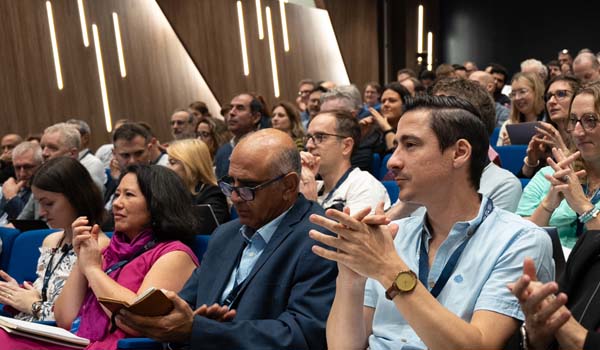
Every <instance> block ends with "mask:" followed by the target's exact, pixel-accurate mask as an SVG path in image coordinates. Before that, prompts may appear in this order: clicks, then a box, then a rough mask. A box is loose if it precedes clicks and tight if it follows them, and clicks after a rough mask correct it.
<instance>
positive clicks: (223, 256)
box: [208, 225, 244, 304]
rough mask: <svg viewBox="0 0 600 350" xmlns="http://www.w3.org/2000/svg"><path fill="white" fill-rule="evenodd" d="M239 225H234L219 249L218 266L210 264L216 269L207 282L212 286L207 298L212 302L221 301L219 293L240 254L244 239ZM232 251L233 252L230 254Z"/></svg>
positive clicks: (216, 260) (220, 293)
mask: <svg viewBox="0 0 600 350" xmlns="http://www.w3.org/2000/svg"><path fill="white" fill-rule="evenodd" d="M240 227H241V225H237V226H236V227H235V234H234V235H233V236H232V237H231V239H230V240H229V242H228V243H227V244H226V246H225V247H223V249H221V251H220V252H219V255H218V258H217V259H215V262H217V263H218V266H212V268H214V269H216V271H217V273H215V274H213V277H214V279H213V281H211V282H210V283H209V285H210V286H212V287H213V288H211V292H210V295H209V298H208V300H212V301H211V302H212V303H219V304H220V303H221V295H222V294H223V291H224V290H225V287H226V286H227V282H228V281H229V278H230V277H231V273H232V271H233V269H234V268H235V263H236V261H237V258H238V256H240V255H241V254H242V249H243V247H244V245H243V244H244V239H243V238H242V235H241V234H240V233H239V229H240ZM232 252H233V253H234V254H231V253H232ZM228 253H229V254H228Z"/></svg>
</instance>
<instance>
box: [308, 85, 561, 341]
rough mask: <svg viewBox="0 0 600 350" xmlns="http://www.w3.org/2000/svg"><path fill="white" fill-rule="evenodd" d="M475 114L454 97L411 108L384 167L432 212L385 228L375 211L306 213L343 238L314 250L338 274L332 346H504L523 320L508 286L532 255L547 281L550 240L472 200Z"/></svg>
mask: <svg viewBox="0 0 600 350" xmlns="http://www.w3.org/2000/svg"><path fill="white" fill-rule="evenodd" d="M476 114H477V111H476V109H475V108H474V107H473V106H471V105H470V104H469V103H468V102H466V101H464V100H460V99H457V98H454V97H439V96H435V97H430V96H423V97H417V98H415V99H414V100H411V101H410V102H409V103H408V106H407V108H406V112H405V114H404V115H403V116H402V118H401V119H400V122H399V124H398V133H397V141H398V148H396V151H395V153H394V155H393V156H392V158H391V159H390V162H389V163H388V166H389V167H390V169H391V170H392V171H393V172H394V173H395V174H396V181H397V182H398V185H399V186H400V187H401V188H402V190H401V192H400V198H401V200H403V201H411V202H416V203H420V204H422V205H424V206H425V207H426V208H427V213H426V214H425V215H423V216H419V217H413V218H407V219H404V220H402V221H398V222H394V223H392V224H391V225H389V226H388V225H387V224H388V223H389V220H387V219H386V218H385V216H384V215H383V210H382V207H381V206H378V208H377V210H376V213H375V215H367V213H368V209H365V210H361V211H358V212H355V213H354V216H350V215H348V213H347V212H346V213H342V212H340V211H336V210H328V211H327V215H328V216H329V218H330V219H327V218H324V217H322V216H317V215H313V216H312V217H311V221H312V222H314V223H316V224H318V225H321V226H323V227H324V228H326V229H328V230H331V231H333V232H335V233H337V234H338V237H337V238H336V237H330V236H327V235H323V234H321V233H319V232H318V231H316V230H312V231H310V233H309V234H310V237H312V238H313V239H315V240H317V241H319V242H321V243H323V244H326V245H328V246H330V247H332V248H334V250H325V249H323V248H321V247H318V246H315V247H313V251H314V252H315V253H316V254H317V255H319V256H321V257H323V258H325V259H327V260H332V261H336V262H337V263H338V268H339V275H338V278H337V288H336V296H335V300H334V303H333V306H332V309H331V313H330V315H329V319H328V322H327V341H328V346H329V347H330V348H336V349H358V348H366V347H369V348H370V349H398V348H402V347H410V348H415V349H425V348H428V349H438V348H448V349H465V348H478V349H483V348H486V349H491V348H502V347H503V345H504V344H505V343H506V341H507V340H508V338H509V337H510V335H511V334H513V332H514V331H515V330H516V329H517V327H518V322H519V320H522V319H523V314H522V312H521V309H520V307H519V305H518V300H517V299H516V298H515V297H514V296H513V295H512V294H510V292H509V291H508V289H506V287H505V286H506V284H507V283H508V282H511V281H514V280H516V279H517V278H518V276H519V275H520V274H521V271H520V270H521V269H520V267H521V266H520V262H521V261H523V259H525V257H532V258H533V259H534V261H535V264H536V267H537V269H538V270H539V271H540V275H539V278H540V280H541V281H543V282H547V281H550V280H552V278H553V275H554V268H553V263H552V260H551V259H552V255H551V251H552V248H551V243H550V239H549V237H548V235H547V234H546V233H545V232H543V230H542V229H540V228H538V227H536V226H535V225H532V224H531V223H528V222H527V221H525V220H522V219H521V218H519V217H518V216H516V215H514V214H511V213H508V212H506V211H504V210H502V209H499V208H498V207H496V206H495V205H494V204H493V202H492V201H491V200H489V199H488V198H486V197H483V198H482V197H481V196H480V195H479V193H477V189H478V187H479V178H480V176H481V172H482V170H483V167H484V165H485V163H486V159H487V149H488V136H487V132H486V128H485V125H484V124H483V123H482V122H481V118H480V117H477V116H476ZM366 215H367V216H366ZM396 232H397V234H396V235H395V239H393V236H394V234H395V233H396ZM419 247H420V248H419ZM336 249H337V250H336ZM451 255H452V258H449V257H450V256H451ZM459 257H460V259H459ZM448 259H450V260H452V261H454V263H452V262H448V261H447V260H448ZM443 265H446V266H445V267H444V266H443ZM442 270H443V271H444V272H443V273H442ZM417 274H418V275H417ZM367 278H368V279H367ZM446 282H449V283H446Z"/></svg>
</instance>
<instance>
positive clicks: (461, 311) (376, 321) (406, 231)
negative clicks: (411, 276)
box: [364, 197, 554, 350]
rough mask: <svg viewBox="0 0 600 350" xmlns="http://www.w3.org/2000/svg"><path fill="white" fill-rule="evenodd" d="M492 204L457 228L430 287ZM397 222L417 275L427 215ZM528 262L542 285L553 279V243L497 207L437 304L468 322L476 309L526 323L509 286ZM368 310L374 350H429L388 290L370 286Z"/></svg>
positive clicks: (399, 241) (400, 242)
mask: <svg viewBox="0 0 600 350" xmlns="http://www.w3.org/2000/svg"><path fill="white" fill-rule="evenodd" d="M488 200H489V199H487V198H485V197H484V198H483V200H482V203H481V206H480V210H479V214H478V215H477V217H476V218H474V219H473V220H471V221H466V222H457V223H456V224H454V226H453V227H452V229H451V230H450V233H449V235H448V237H447V239H446V240H445V241H444V242H443V243H442V245H441V246H440V248H439V250H438V252H437V254H436V255H435V259H434V262H433V264H432V266H431V267H430V271H429V282H435V281H437V280H438V278H439V277H440V274H441V272H442V269H443V268H444V266H445V265H446V263H447V262H448V259H449V258H450V256H451V255H452V253H453V252H454V250H455V249H456V248H457V247H458V246H459V245H460V244H461V243H462V241H463V240H464V239H465V237H466V235H467V232H468V230H469V227H471V226H473V225H476V224H477V223H479V221H480V220H481V218H482V216H483V210H484V208H485V205H486V203H487V201H488ZM396 223H397V224H398V225H399V226H400V230H399V232H398V234H397V235H396V238H395V240H394V244H395V246H396V251H397V252H398V254H399V255H400V257H401V258H402V259H403V260H404V262H405V263H406V264H407V265H408V267H409V268H410V269H411V270H413V271H414V272H415V273H416V274H417V275H418V274H419V254H420V246H421V240H422V239H427V240H428V239H429V238H430V237H431V235H430V233H429V232H428V231H427V229H426V225H424V223H425V216H423V215H422V216H415V217H410V218H406V219H403V220H399V221H396ZM424 227H425V230H424V229H423V228H424ZM525 257H532V258H533V259H534V261H535V265H536V269H537V272H538V279H539V280H540V281H542V282H548V281H552V280H553V279H554V263H553V261H552V243H551V241H550V238H549V236H548V234H547V233H546V232H545V231H544V230H543V229H541V228H539V227H537V226H536V225H534V224H533V223H531V222H529V221H526V220H524V219H522V218H521V217H519V216H518V215H515V214H513V213H510V212H508V211H505V210H502V209H499V208H497V207H495V208H494V210H493V211H492V213H491V214H490V215H489V216H488V218H487V219H486V220H485V221H484V222H483V223H481V225H480V226H479V228H478V229H477V231H476V233H475V235H474V236H473V237H472V238H471V239H470V241H469V243H468V244H467V246H466V247H465V250H464V251H463V253H462V255H461V257H460V259H459V261H458V264H457V265H456V268H455V270H454V272H453V273H452V275H451V276H450V279H449V280H448V283H447V284H446V286H445V287H444V289H442V291H441V293H440V295H439V296H438V297H437V300H438V301H439V302H440V303H441V304H442V305H443V306H444V307H445V308H446V309H448V310H449V311H451V312H452V313H454V314H455V315H457V316H458V317H460V318H462V319H463V320H465V321H466V322H470V321H471V318H472V317H473V313H474V312H475V311H477V310H488V311H494V312H497V313H500V314H503V315H507V316H509V317H513V318H516V319H519V320H523V319H524V316H523V313H522V311H521V308H520V306H519V302H518V300H517V299H516V298H515V297H514V296H513V295H512V294H511V293H510V292H509V290H508V288H507V287H506V285H507V284H508V283H511V282H515V281H516V280H517V279H518V278H519V277H520V276H521V275H522V274H523V260H524V259H525ZM388 287H389V286H388ZM427 287H428V289H431V287H430V286H427ZM364 305H365V306H367V307H372V308H375V314H374V317H373V333H372V335H371V336H370V337H369V346H370V348H371V349H372V350H379V349H403V350H414V349H426V348H427V346H425V344H424V343H423V342H422V341H421V339H420V338H419V336H418V335H417V334H416V333H415V332H414V331H413V329H412V328H411V326H410V325H409V324H408V322H407V321H406V320H405V319H404V317H402V315H401V314H400V312H399V311H398V309H397V308H396V306H395V304H394V303H393V302H392V301H390V300H387V299H386V297H385V288H384V287H383V286H382V285H381V284H380V283H379V282H377V281H375V280H372V279H369V280H368V281H367V285H366V289H365V301H364Z"/></svg>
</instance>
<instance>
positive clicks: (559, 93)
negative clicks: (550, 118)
mask: <svg viewBox="0 0 600 350" xmlns="http://www.w3.org/2000/svg"><path fill="white" fill-rule="evenodd" d="M571 93H572V92H571V91H569V90H556V91H554V92H548V93H546V96H544V97H545V98H546V102H548V101H550V99H551V98H552V97H556V100H557V101H562V100H564V99H565V98H567V97H569V95H570V94H571Z"/></svg>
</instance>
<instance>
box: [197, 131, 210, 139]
mask: <svg viewBox="0 0 600 350" xmlns="http://www.w3.org/2000/svg"><path fill="white" fill-rule="evenodd" d="M196 136H198V137H204V138H207V137H210V132H208V131H198V132H197V133H196Z"/></svg>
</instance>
